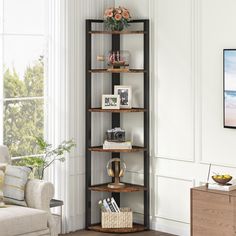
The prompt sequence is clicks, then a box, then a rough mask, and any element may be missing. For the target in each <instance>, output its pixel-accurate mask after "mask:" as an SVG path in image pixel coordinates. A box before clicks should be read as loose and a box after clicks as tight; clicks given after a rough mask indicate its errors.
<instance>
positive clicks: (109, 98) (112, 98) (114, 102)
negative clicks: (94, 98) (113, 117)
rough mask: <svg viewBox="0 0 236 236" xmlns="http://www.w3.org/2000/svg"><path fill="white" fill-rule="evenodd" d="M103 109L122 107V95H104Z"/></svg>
mask: <svg viewBox="0 0 236 236" xmlns="http://www.w3.org/2000/svg"><path fill="white" fill-rule="evenodd" d="M102 109H120V96H119V95H110V94H107V95H102Z"/></svg>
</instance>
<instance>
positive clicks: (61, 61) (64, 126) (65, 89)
mask: <svg viewBox="0 0 236 236" xmlns="http://www.w3.org/2000/svg"><path fill="white" fill-rule="evenodd" d="M75 5H76V4H75V1H74V0H51V1H50V14H49V15H50V17H49V23H50V24H49V38H50V43H49V47H48V49H49V57H48V80H47V86H46V94H47V97H48V99H47V101H48V103H47V104H46V111H47V112H46V122H45V123H46V127H45V133H46V134H47V136H46V139H47V140H48V142H49V143H52V144H53V146H55V147H56V146H57V145H58V144H59V143H60V142H62V141H64V140H69V139H71V138H73V139H75V141H77V140H76V137H75V132H76V130H75V129H76V127H75V125H74V124H75V119H76V116H75V114H74V110H76V109H75V107H74V105H75V102H74V100H75V96H74V91H75V90H74V89H73V86H74V81H75V68H74V64H75V53H76V52H75V48H74V47H75V44H74V41H75V37H74V25H75V18H74V17H75V10H76V8H75ZM72 127H73V128H72ZM76 150H77V149H75V150H74V151H72V152H71V153H70V154H69V155H67V157H66V161H65V162H64V163H60V162H57V163H55V164H54V165H53V166H52V167H51V168H50V169H49V171H48V173H47V178H48V180H49V181H51V182H53V184H54V186H55V198H57V199H61V200H63V201H64V206H63V215H62V217H63V218H62V219H63V232H64V233H65V232H69V231H74V230H76V229H78V228H81V225H78V224H74V222H76V220H78V221H79V219H76V216H77V214H76V212H75V211H76V209H75V207H73V204H74V201H73V198H74V195H75V192H76V189H77V188H79V187H80V186H79V183H78V182H76V181H74V180H75V178H71V175H72V174H73V172H75V169H76V166H75V165H73V164H74V162H75V159H76V158H77V156H76V153H77V151H76ZM81 214H83V212H81Z"/></svg>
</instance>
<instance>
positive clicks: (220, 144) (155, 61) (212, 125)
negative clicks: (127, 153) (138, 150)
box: [116, 0, 236, 236]
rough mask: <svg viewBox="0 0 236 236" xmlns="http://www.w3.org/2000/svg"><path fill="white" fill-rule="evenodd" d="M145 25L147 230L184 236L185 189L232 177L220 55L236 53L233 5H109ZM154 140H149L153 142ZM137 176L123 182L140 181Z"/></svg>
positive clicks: (196, 1)
mask: <svg viewBox="0 0 236 236" xmlns="http://www.w3.org/2000/svg"><path fill="white" fill-rule="evenodd" d="M116 5H117V6H118V5H122V6H126V7H127V8H128V9H130V10H131V12H133V15H134V16H135V18H150V21H151V85H152V86H151V90H152V91H151V92H152V93H151V130H153V129H154V130H155V131H154V132H153V133H152V134H151V137H152V138H151V159H152V163H153V165H152V166H151V172H152V174H151V180H152V181H151V191H152V194H151V196H152V199H151V202H152V204H151V217H152V228H153V229H156V230H161V231H165V232H169V233H173V234H177V235H181V236H185V235H186V236H187V235H190V224H189V223H190V188H191V187H194V186H198V185H200V184H202V183H203V182H205V181H206V178H207V172H208V166H209V163H212V164H213V166H212V171H215V172H222V173H226V172H227V173H230V174H232V175H234V173H235V167H236V160H235V156H236V149H235V140H236V131H235V130H231V129H224V128H223V99H222V97H223V92H222V89H223V88H222V85H223V78H222V77H223V65H222V56H223V54H222V52H223V48H236V43H235V42H236V31H234V30H232V29H233V28H234V23H233V22H236V15H235V13H234V9H235V8H236V2H235V1H233V0H226V1H221V0H204V1H203V0H149V1H145V0H116ZM153 137H154V138H153ZM138 169H139V168H138V167H136V165H135V167H132V168H131V170H130V171H129V176H127V178H129V179H130V180H132V179H135V178H137V175H138V177H139V179H140V178H142V177H141V176H142V172H138V171H137V170H138Z"/></svg>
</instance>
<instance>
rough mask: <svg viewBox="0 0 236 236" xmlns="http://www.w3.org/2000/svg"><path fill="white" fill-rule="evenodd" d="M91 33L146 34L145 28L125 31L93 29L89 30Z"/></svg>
mask: <svg viewBox="0 0 236 236" xmlns="http://www.w3.org/2000/svg"><path fill="white" fill-rule="evenodd" d="M89 34H146V32H145V31H143V30H134V31H133V30H124V31H105V30H93V31H89Z"/></svg>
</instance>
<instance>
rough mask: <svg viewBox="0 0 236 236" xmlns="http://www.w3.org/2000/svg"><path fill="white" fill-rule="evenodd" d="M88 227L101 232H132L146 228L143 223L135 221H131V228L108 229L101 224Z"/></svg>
mask: <svg viewBox="0 0 236 236" xmlns="http://www.w3.org/2000/svg"><path fill="white" fill-rule="evenodd" d="M88 229H89V230H94V231H97V232H103V233H134V232H142V231H144V230H147V228H146V227H145V226H144V225H141V224H136V223H133V228H118V229H108V228H102V226H101V224H94V225H91V226H89V227H88Z"/></svg>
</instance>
